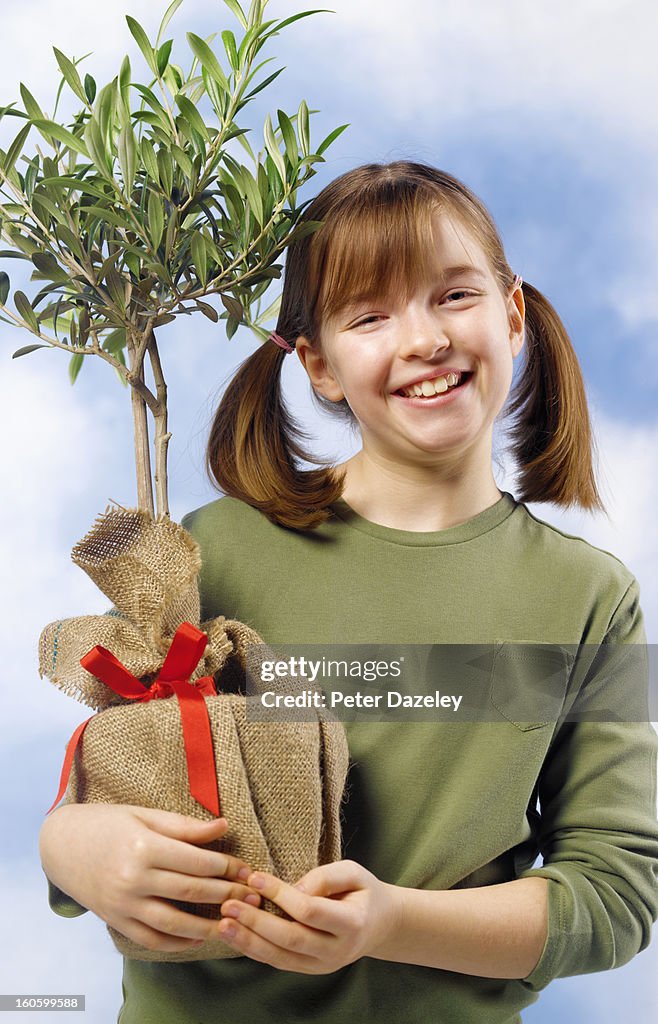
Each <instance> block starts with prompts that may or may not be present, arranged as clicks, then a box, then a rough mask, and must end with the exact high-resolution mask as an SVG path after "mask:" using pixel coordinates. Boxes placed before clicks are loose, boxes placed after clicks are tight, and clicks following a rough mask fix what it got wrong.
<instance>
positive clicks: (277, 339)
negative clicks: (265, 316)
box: [267, 331, 295, 352]
mask: <svg viewBox="0 0 658 1024" xmlns="http://www.w3.org/2000/svg"><path fill="white" fill-rule="evenodd" d="M267 340H268V341H273V342H274V344H275V345H278V346H279V348H282V349H284V350H285V351H286V352H294V351H295V347H294V345H290V344H289V343H288V342H287V341H286V339H285V338H282V337H281V335H280V334H277V333H276V331H272V333H271V334H270V336H269V338H268V339H267Z"/></svg>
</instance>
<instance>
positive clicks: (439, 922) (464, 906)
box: [367, 878, 548, 978]
mask: <svg viewBox="0 0 658 1024" xmlns="http://www.w3.org/2000/svg"><path fill="white" fill-rule="evenodd" d="M390 888H391V889H392V890H393V892H392V897H393V904H394V906H395V907H396V911H395V916H394V920H395V924H394V926H393V927H392V928H391V930H390V935H389V938H388V939H387V940H386V941H385V942H383V943H382V944H381V945H380V946H378V947H377V948H375V949H374V950H373V951H371V952H370V953H368V954H367V955H369V956H372V957H374V958H375V959H376V960H394V961H396V962H398V963H403V964H419V965H421V966H422V967H438V968H440V969H441V970H444V971H456V972H457V973H459V974H475V975H477V976H479V977H484V978H525V977H527V975H529V974H530V973H531V971H532V970H533V969H534V968H535V966H536V965H537V963H538V962H539V958H540V957H541V954H542V950H543V949H544V945H545V943H546V937H547V933H548V893H547V890H548V881H547V880H546V879H545V878H519V879H516V880H515V881H513V882H502V883H500V884H499V885H486V886H481V887H479V888H473V889H447V890H436V891H432V892H428V891H426V890H423V889H405V888H403V887H402V886H390Z"/></svg>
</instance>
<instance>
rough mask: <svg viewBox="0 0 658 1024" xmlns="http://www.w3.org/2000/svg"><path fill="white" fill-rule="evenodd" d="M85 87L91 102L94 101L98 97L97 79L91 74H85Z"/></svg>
mask: <svg viewBox="0 0 658 1024" xmlns="http://www.w3.org/2000/svg"><path fill="white" fill-rule="evenodd" d="M84 88H85V96H86V97H87V99H88V101H89V103H90V104H91V103H93V102H94V100H95V99H96V80H95V79H94V78H92V77H91V75H85V83H84Z"/></svg>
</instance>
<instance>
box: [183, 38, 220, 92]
mask: <svg viewBox="0 0 658 1024" xmlns="http://www.w3.org/2000/svg"><path fill="white" fill-rule="evenodd" d="M187 41H188V43H189V44H190V49H191V50H192V53H193V54H194V56H195V57H197V58H198V59H199V60H200V61H201V66H202V67H204V68H205V69H206V70H207V71H208V74H209V75H211V77H212V78H213V79H214V80H215V82H217V84H218V85H219V87H220V88H221V89H223V90H224V92H230V91H231V89H230V86H229V84H228V79H227V78H226V75H225V74H224V72H223V70H222V68H221V65H220V63H219V61H218V60H217V57H216V56H215V54H214V53H213V51H212V50H211V49H210V47H209V46H208V44H207V43H206V42H205V41H204V40H203V39H201V37H200V36H197V35H195V33H194V32H188V33H187Z"/></svg>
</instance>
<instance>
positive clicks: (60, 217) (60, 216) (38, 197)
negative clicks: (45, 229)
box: [32, 186, 66, 224]
mask: <svg viewBox="0 0 658 1024" xmlns="http://www.w3.org/2000/svg"><path fill="white" fill-rule="evenodd" d="M39 207H41V209H43V210H45V211H46V212H47V213H49V214H50V216H51V217H52V218H53V219H54V220H56V221H57V223H58V224H65V223H66V216H65V214H64V213H63V212H62V210H61V209H60V208H59V206H58V205H57V204H56V203H53V202H52V200H51V199H49V198H48V196H45V195H43V193H42V192H41V186H39V188H38V189H37V190H36V191H35V192H34V193H33V195H32V209H33V210H34V212H35V213H36V214H37V216H38V217H39V219H40V220H44V219H47V218H43V217H42V216H41V214H40V211H39V209H38V208H39Z"/></svg>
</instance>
